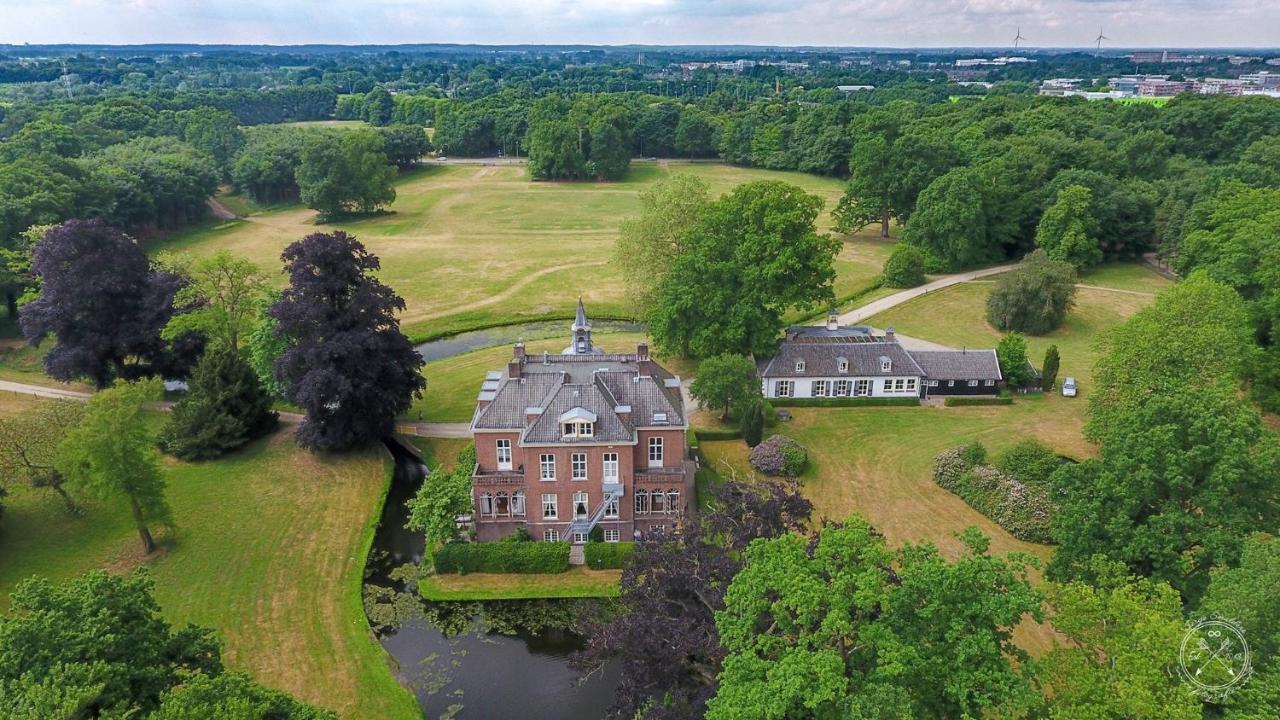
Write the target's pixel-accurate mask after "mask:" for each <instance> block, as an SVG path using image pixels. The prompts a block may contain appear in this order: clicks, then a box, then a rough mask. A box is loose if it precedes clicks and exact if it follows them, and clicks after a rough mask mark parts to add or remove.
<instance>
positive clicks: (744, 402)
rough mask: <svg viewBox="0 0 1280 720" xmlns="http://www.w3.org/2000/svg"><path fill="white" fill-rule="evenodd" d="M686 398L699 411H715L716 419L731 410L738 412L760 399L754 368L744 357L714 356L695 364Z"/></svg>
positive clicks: (757, 378)
mask: <svg viewBox="0 0 1280 720" xmlns="http://www.w3.org/2000/svg"><path fill="white" fill-rule="evenodd" d="M689 394H690V395H692V396H693V397H694V399H696V400H697V401H698V402H699V403H701V404H702V406H703V407H707V408H719V409H720V411H721V412H720V419H721V420H728V419H729V412H730V411H731V410H738V411H742V410H744V409H746V408H747V406H748V405H750V403H751V402H752V401H753V400H757V399H759V398H760V377H759V375H758V374H757V373H756V364H755V363H754V362H752V361H751V358H749V357H746V356H744V355H715V356H712V357H709V358H707V359H706V360H703V361H702V362H701V363H699V364H698V369H697V370H695V371H694V373H693V383H692V384H691V385H690V386H689Z"/></svg>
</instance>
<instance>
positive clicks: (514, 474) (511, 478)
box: [471, 463, 524, 485]
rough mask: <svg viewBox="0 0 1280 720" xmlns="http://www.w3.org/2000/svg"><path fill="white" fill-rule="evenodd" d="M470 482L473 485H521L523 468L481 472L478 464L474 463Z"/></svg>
mask: <svg viewBox="0 0 1280 720" xmlns="http://www.w3.org/2000/svg"><path fill="white" fill-rule="evenodd" d="M471 483H472V484H473V485H476V484H478V485H523V484H524V468H519V469H516V470H495V471H493V472H481V471H480V464H479V463H476V467H475V469H474V470H472V471H471Z"/></svg>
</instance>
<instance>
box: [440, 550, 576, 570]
mask: <svg viewBox="0 0 1280 720" xmlns="http://www.w3.org/2000/svg"><path fill="white" fill-rule="evenodd" d="M432 561H433V562H434V563H435V567H436V572H437V573H441V574H443V573H459V574H462V575H465V574H467V573H473V572H489V573H561V572H564V571H566V570H568V569H569V543H567V542H496V543H446V544H445V545H444V546H442V547H441V548H440V549H439V550H437V551H436V553H435V555H434V556H433V557H432Z"/></svg>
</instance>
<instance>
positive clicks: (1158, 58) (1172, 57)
mask: <svg viewBox="0 0 1280 720" xmlns="http://www.w3.org/2000/svg"><path fill="white" fill-rule="evenodd" d="M1208 59H1209V57H1208V56H1207V55H1189V54H1186V53H1181V52H1176V51H1174V50H1140V51H1138V52H1135V53H1132V54H1130V55H1129V61H1130V62H1134V63H1202V62H1205V61H1206V60H1208Z"/></svg>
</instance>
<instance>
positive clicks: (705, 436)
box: [690, 428, 742, 442]
mask: <svg viewBox="0 0 1280 720" xmlns="http://www.w3.org/2000/svg"><path fill="white" fill-rule="evenodd" d="M690 432H692V431H690ZM694 438H696V439H697V441H698V442H701V441H704V440H712V441H714V440H740V439H742V431H741V430H738V429H736V428H735V429H732V430H730V429H727V428H726V429H724V430H721V429H719V428H702V429H700V430H698V431H697V434H696V435H694Z"/></svg>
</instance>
